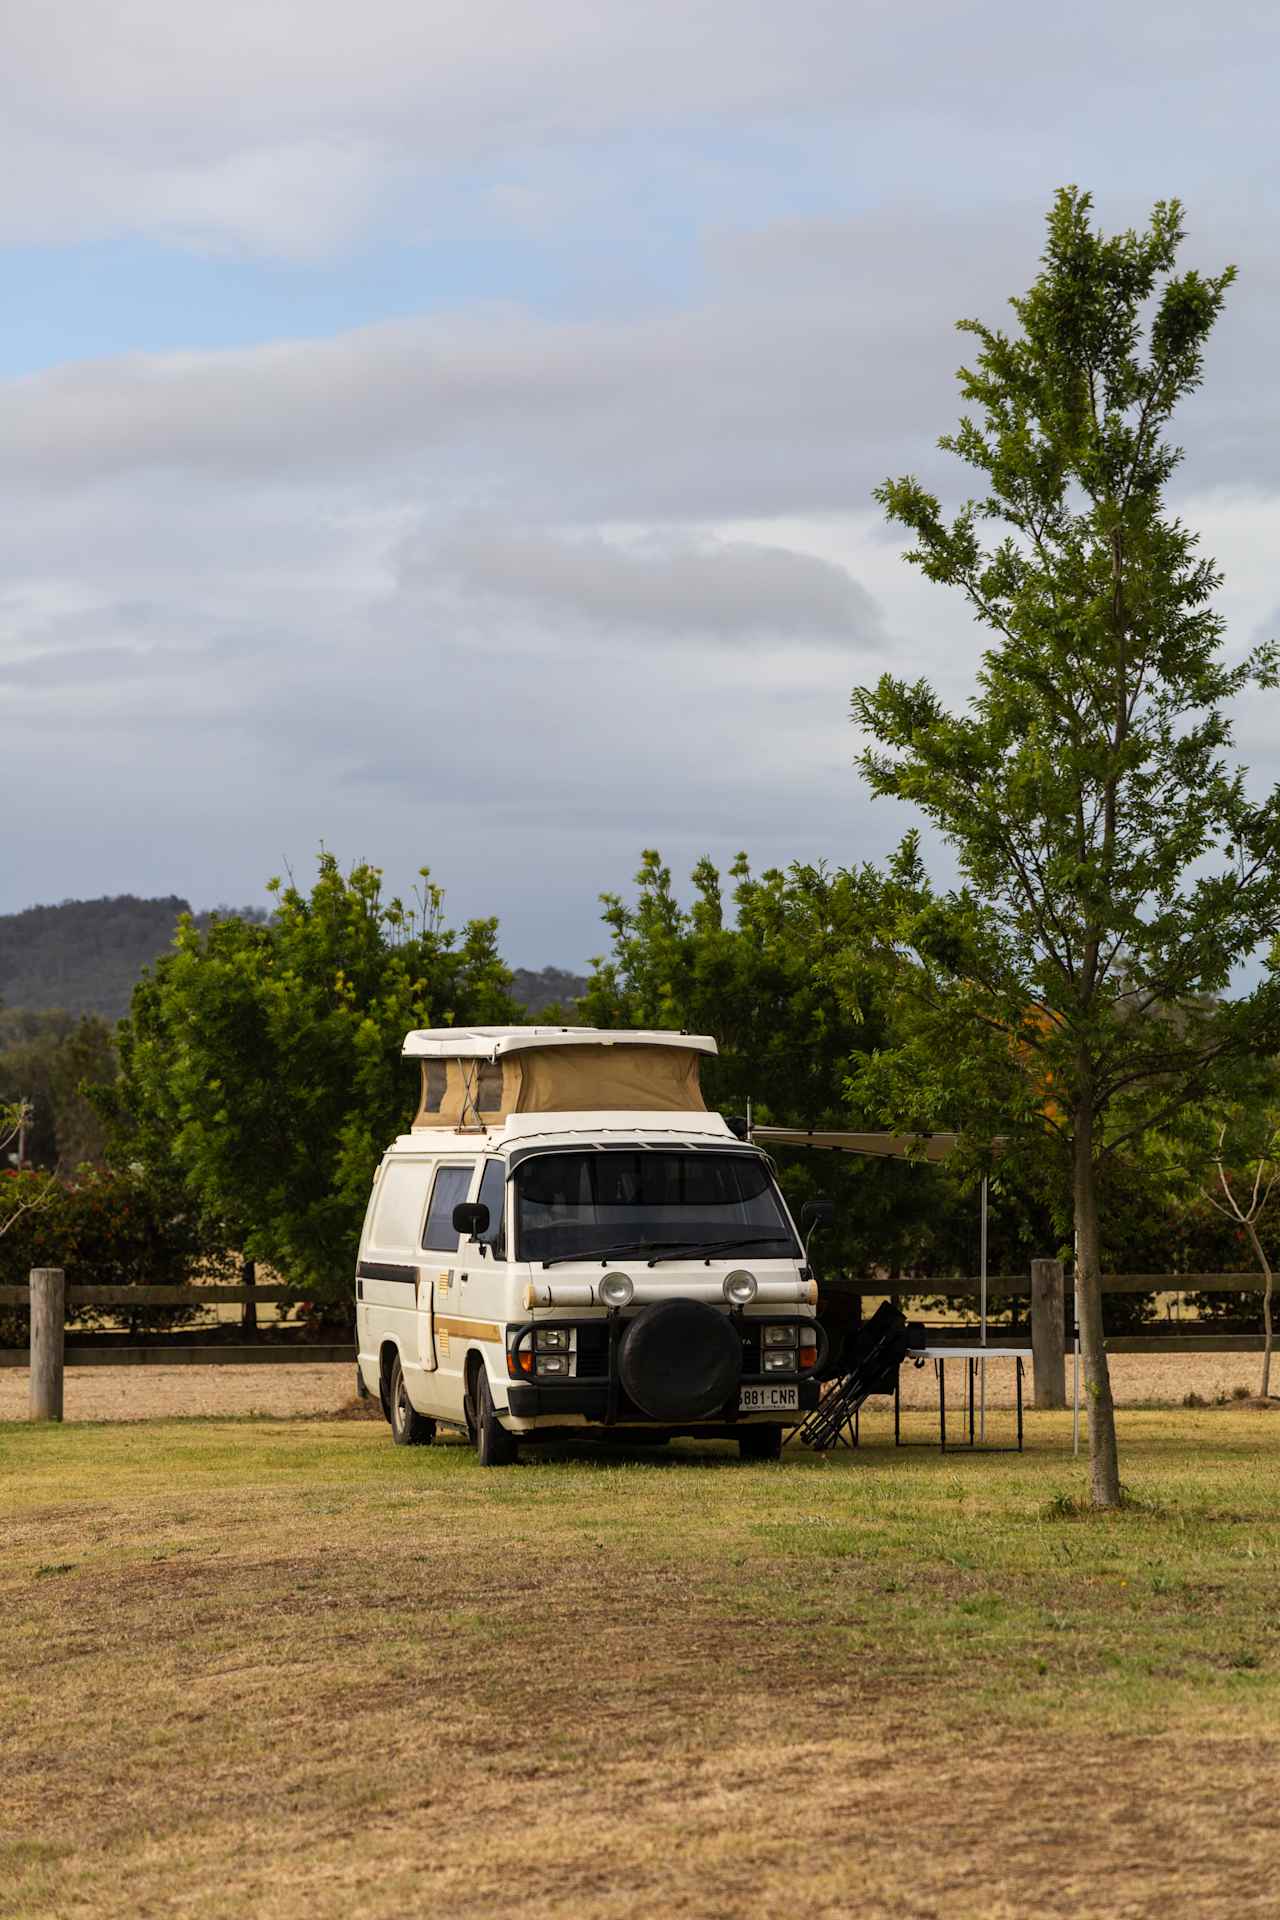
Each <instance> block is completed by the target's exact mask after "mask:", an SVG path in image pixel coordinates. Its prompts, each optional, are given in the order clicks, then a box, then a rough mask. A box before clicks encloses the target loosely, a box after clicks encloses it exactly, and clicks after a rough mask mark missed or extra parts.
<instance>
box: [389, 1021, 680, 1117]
mask: <svg viewBox="0 0 1280 1920" xmlns="http://www.w3.org/2000/svg"><path fill="white" fill-rule="evenodd" d="M700 1065H701V1058H700V1054H699V1053H698V1052H696V1051H694V1049H693V1048H691V1047H688V1046H662V1045H655V1044H653V1043H652V1042H649V1043H646V1044H643V1045H628V1044H627V1043H626V1042H619V1041H613V1042H611V1043H610V1044H608V1045H604V1044H599V1045H592V1044H590V1043H587V1044H585V1045H578V1046H547V1047H538V1046H527V1047H523V1048H521V1049H520V1050H519V1051H518V1052H509V1053H503V1054H502V1055H501V1056H500V1058H498V1059H494V1058H493V1057H492V1055H489V1056H488V1057H475V1056H473V1057H471V1058H467V1057H465V1056H453V1057H449V1058H446V1059H440V1058H438V1057H437V1058H433V1059H426V1058H423V1059H422V1097H421V1101H420V1103H419V1107H418V1112H417V1115H416V1116H415V1118H414V1122H413V1124H414V1127H415V1128H422V1127H455V1128H456V1127H465V1126H480V1125H485V1126H496V1125H499V1124H500V1123H501V1122H502V1121H503V1120H504V1119H505V1118H506V1116H507V1115H508V1114H509V1113H625V1112H633V1113H705V1112H706V1105H705V1102H704V1101H703V1098H702V1089H701V1086H700V1084H699V1068H700Z"/></svg>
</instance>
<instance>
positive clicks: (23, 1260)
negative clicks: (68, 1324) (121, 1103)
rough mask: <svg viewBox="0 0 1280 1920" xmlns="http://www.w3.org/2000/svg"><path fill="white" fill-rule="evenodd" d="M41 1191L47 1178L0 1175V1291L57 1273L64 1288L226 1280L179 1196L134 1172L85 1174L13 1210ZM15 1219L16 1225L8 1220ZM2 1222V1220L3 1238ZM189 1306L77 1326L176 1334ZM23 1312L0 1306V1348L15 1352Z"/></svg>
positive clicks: (229, 1270) (104, 1316) (88, 1310)
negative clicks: (37, 1274)
mask: <svg viewBox="0 0 1280 1920" xmlns="http://www.w3.org/2000/svg"><path fill="white" fill-rule="evenodd" d="M47 1186H48V1175H46V1174H41V1173H35V1172H31V1171H23V1172H16V1171H9V1172H5V1173H0V1284H3V1285H5V1286H25V1284H26V1281H27V1276H28V1275H29V1273H30V1271H31V1269H32V1267H62V1268H63V1269H64V1270H65V1272H66V1276H67V1285H68V1286H69V1287H76V1286H80V1287H85V1286H95V1287H142V1286H147V1285H152V1286H157V1285H163V1286H189V1285H191V1284H192V1283H193V1282H194V1281H195V1280H197V1279H207V1280H215V1279H216V1280H226V1279H234V1278H235V1277H236V1267H235V1263H234V1261H233V1259H232V1256H231V1255H230V1254H229V1253H228V1252H227V1251H226V1250H225V1249H224V1248H221V1247H218V1246H216V1245H214V1244H212V1242H211V1240H210V1236H209V1234H208V1233H207V1231H205V1230H204V1229H202V1228H201V1226H200V1223H199V1221H198V1219H197V1217H196V1216H195V1214H194V1212H193V1211H192V1210H191V1208H190V1204H189V1203H188V1202H185V1201H184V1200H183V1199H182V1197H181V1196H180V1195H175V1194H174V1193H172V1192H170V1191H166V1190H163V1189H161V1188H158V1187H157V1186H155V1185H154V1184H153V1183H151V1182H149V1181H148V1180H147V1179H146V1178H145V1176H143V1175H142V1174H141V1173H139V1172H136V1171H131V1170H130V1171H113V1172H105V1173H86V1174H84V1175H82V1176H80V1177H78V1178H77V1179H75V1180H74V1181H63V1180H58V1181H56V1182H54V1185H53V1190H52V1192H51V1194H50V1195H49V1197H48V1199H47V1200H43V1201H42V1202H41V1204H39V1205H36V1206H28V1207H27V1208H26V1210H25V1211H19V1209H20V1207H21V1205H22V1202H23V1201H24V1200H27V1199H33V1198H35V1197H36V1192H37V1189H38V1188H40V1189H43V1188H45V1187H47ZM15 1215H16V1216H17V1217H15ZM6 1221H12V1223H13V1224H12V1225H11V1226H10V1227H9V1229H8V1231H4V1227H5V1223H6ZM196 1311H197V1310H196V1309H194V1308H191V1307H156V1306H147V1305H144V1304H143V1303H142V1302H140V1303H139V1308H138V1310H137V1311H134V1310H132V1309H130V1308H127V1307H82V1308H78V1309H77V1312H76V1318H77V1321H78V1322H79V1323H80V1324H81V1325H84V1326H102V1325H104V1324H106V1323H108V1322H116V1323H123V1324H124V1325H126V1326H128V1328H129V1329H130V1331H131V1332H138V1331H141V1330H142V1329H143V1328H158V1327H173V1326H179V1325H181V1324H182V1323H183V1322H184V1321H188V1320H190V1319H192V1318H193V1317H194V1314H195V1312H196ZM28 1337H29V1336H28V1316H27V1312H26V1309H25V1308H18V1307H0V1346H13V1347H21V1346H25V1345H26V1343H27V1339H28Z"/></svg>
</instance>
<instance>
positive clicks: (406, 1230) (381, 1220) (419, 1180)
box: [371, 1160, 430, 1247]
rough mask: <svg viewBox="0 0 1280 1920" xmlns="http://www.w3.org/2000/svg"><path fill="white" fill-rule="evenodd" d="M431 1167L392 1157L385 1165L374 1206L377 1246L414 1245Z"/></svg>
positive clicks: (427, 1163) (428, 1163) (374, 1243)
mask: <svg viewBox="0 0 1280 1920" xmlns="http://www.w3.org/2000/svg"><path fill="white" fill-rule="evenodd" d="M429 1168H430V1162H429V1161H423V1160H389V1161H388V1162H387V1164H386V1166H384V1167H383V1169H382V1179H381V1180H380V1181H379V1182H378V1197H377V1199H376V1200H375V1202H374V1208H373V1232H372V1236H371V1237H372V1242H373V1245H374V1246H376V1247H411V1246H413V1244H414V1242H415V1241H416V1240H417V1238H418V1222H419V1220H421V1218H422V1196H423V1194H424V1193H425V1192H426V1188H427V1173H428V1171H429Z"/></svg>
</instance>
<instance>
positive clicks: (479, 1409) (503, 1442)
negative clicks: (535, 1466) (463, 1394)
mask: <svg viewBox="0 0 1280 1920" xmlns="http://www.w3.org/2000/svg"><path fill="white" fill-rule="evenodd" d="M471 1396H472V1397H471V1405H472V1413H473V1424H474V1428H475V1441H476V1456H477V1458H478V1459H479V1462H480V1465H481V1466H482V1467H509V1466H512V1465H513V1464H514V1463H515V1461H516V1460H517V1459H518V1458H519V1454H520V1449H519V1446H518V1444H517V1442H516V1439H515V1436H514V1435H513V1434H510V1433H508V1432H507V1430H506V1428H505V1427H504V1426H503V1424H502V1422H501V1421H500V1420H499V1418H498V1416H497V1414H496V1413H495V1412H494V1407H493V1395H492V1394H491V1393H490V1391H489V1376H488V1374H487V1373H486V1372H485V1370H484V1367H483V1365H481V1366H479V1367H477V1368H476V1371H475V1376H474V1379H473V1381H472V1386H471Z"/></svg>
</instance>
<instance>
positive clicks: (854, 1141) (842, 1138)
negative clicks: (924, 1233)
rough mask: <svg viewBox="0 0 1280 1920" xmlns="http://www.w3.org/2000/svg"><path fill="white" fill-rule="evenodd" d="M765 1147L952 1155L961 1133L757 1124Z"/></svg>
mask: <svg viewBox="0 0 1280 1920" xmlns="http://www.w3.org/2000/svg"><path fill="white" fill-rule="evenodd" d="M751 1138H752V1140H753V1141H754V1142H755V1143H756V1144H757V1145H758V1146H762V1147H818V1148H825V1149H826V1150H827V1151H828V1152H829V1153H853V1154H857V1155H859V1156H860V1157H861V1158H863V1159H867V1160H928V1161H932V1162H934V1163H935V1164H936V1163H938V1162H940V1161H942V1160H946V1159H948V1158H949V1157H950V1156H951V1154H953V1153H954V1152H955V1150H956V1146H957V1143H958V1141H959V1138H960V1136H959V1135H958V1134H955V1133H834V1132H823V1131H821V1130H819V1129H813V1128H805V1127H753V1128H752V1129H751Z"/></svg>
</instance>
